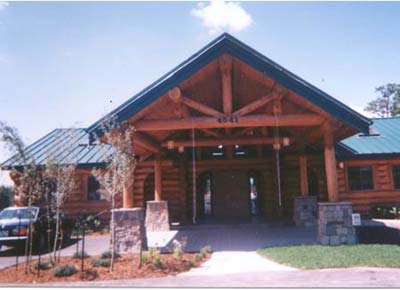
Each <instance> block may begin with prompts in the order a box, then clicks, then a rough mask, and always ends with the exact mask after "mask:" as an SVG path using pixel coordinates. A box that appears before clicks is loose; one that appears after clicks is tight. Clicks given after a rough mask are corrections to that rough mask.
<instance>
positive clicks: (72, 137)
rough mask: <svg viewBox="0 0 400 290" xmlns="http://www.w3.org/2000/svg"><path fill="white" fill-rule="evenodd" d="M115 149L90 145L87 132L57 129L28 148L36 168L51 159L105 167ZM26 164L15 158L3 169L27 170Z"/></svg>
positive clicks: (79, 165) (85, 165)
mask: <svg viewBox="0 0 400 290" xmlns="http://www.w3.org/2000/svg"><path fill="white" fill-rule="evenodd" d="M112 153H113V148H112V146H111V145H108V144H103V143H102V144H89V134H88V133H87V132H86V130H85V129H82V128H79V129H55V130H53V131H51V132H50V133H49V134H47V135H45V136H44V137H42V138H41V139H39V140H37V141H36V142H34V143H33V144H31V145H29V146H28V147H27V148H26V155H27V158H29V159H30V160H33V161H34V163H35V164H36V165H39V166H45V165H46V163H47V160H49V159H51V160H52V161H53V162H55V163H57V164H77V165H78V167H89V168H91V167H103V166H105V165H106V164H107V159H108V157H109V156H110V155H111V154H112ZM23 165H24V164H23V160H22V159H21V158H20V157H19V156H18V155H14V156H12V157H11V158H10V159H8V160H7V161H5V162H4V163H3V164H1V168H2V169H11V168H13V167H19V166H23Z"/></svg>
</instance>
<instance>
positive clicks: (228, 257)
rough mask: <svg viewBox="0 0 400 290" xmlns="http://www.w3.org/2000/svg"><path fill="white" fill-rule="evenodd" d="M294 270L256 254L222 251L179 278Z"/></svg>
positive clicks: (251, 252)
mask: <svg viewBox="0 0 400 290" xmlns="http://www.w3.org/2000/svg"><path fill="white" fill-rule="evenodd" d="M295 270H296V269H295V268H291V267H287V266H284V265H281V264H278V263H275V262H273V261H270V260H268V259H264V258H262V257H261V256H259V255H258V254H257V253H256V252H254V251H250V252H238V251H223V252H216V253H214V254H212V256H211V258H210V259H209V260H208V261H206V262H205V263H203V264H202V265H201V266H200V267H199V268H193V269H192V270H190V271H189V272H186V273H182V274H180V275H179V276H188V277H195V276H224V275H231V274H240V273H263V272H264V273H265V272H275V271H295Z"/></svg>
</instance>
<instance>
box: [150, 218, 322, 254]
mask: <svg viewBox="0 0 400 290" xmlns="http://www.w3.org/2000/svg"><path fill="white" fill-rule="evenodd" d="M147 238H148V245H149V247H155V246H157V247H161V250H162V251H168V250H169V249H171V248H172V247H173V240H178V241H186V246H185V251H188V252H196V251H199V250H200V249H201V248H202V247H205V246H210V247H211V249H212V250H213V251H256V250H257V249H260V248H265V247H272V246H289V245H302V244H305V245H311V244H316V243H317V228H316V226H314V227H307V228H300V227H296V226H294V225H292V224H288V223H285V222H265V221H263V222H241V223H214V224H197V225H186V226H179V227H173V228H172V229H171V230H170V231H167V232H148V234H147Z"/></svg>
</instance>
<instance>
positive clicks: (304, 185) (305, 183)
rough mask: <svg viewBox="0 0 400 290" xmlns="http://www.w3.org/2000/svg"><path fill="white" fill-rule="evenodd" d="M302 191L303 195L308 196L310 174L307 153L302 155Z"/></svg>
mask: <svg viewBox="0 0 400 290" xmlns="http://www.w3.org/2000/svg"><path fill="white" fill-rule="evenodd" d="M299 165H300V192H301V195H302V196H307V195H308V194H309V191H308V174H307V157H306V155H300V157H299Z"/></svg>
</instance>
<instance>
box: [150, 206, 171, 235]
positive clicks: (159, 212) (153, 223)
mask: <svg viewBox="0 0 400 290" xmlns="http://www.w3.org/2000/svg"><path fill="white" fill-rule="evenodd" d="M146 230H148V231H150V232H160V231H169V215H168V202H167V201H148V202H147V206H146Z"/></svg>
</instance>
